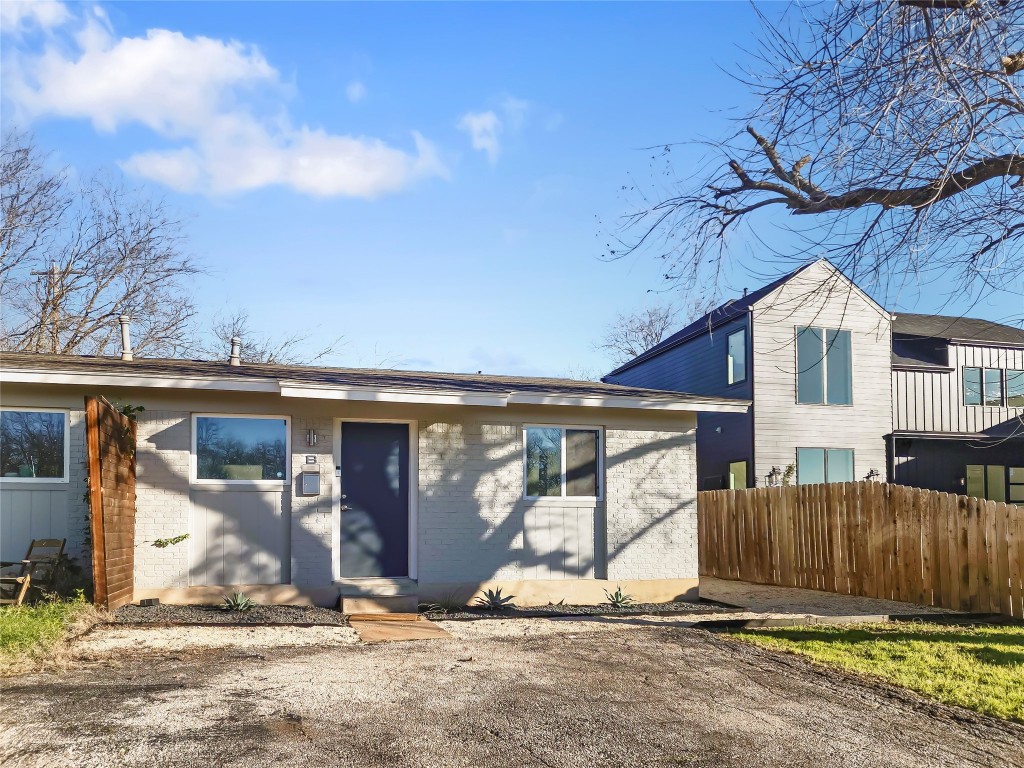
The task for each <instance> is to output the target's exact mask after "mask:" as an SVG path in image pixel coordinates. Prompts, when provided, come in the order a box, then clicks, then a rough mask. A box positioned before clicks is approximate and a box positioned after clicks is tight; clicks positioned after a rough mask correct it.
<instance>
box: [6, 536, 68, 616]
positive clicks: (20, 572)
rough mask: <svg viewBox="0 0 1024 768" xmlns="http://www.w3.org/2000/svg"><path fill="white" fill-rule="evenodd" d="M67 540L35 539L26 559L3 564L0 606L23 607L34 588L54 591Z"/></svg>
mask: <svg viewBox="0 0 1024 768" xmlns="http://www.w3.org/2000/svg"><path fill="white" fill-rule="evenodd" d="M66 543H67V539H33V540H32V543H31V544H30V545H29V548H28V553H27V554H26V555H25V559H24V560H21V561H18V562H0V604H4V603H7V604H10V603H13V604H14V605H21V604H22V602H24V600H25V596H26V595H27V594H28V590H29V588H30V587H35V588H37V589H40V590H42V591H44V592H48V591H52V590H53V585H54V581H55V580H56V578H57V571H58V569H59V567H60V561H61V557H62V556H63V554H64V545H65V544H66Z"/></svg>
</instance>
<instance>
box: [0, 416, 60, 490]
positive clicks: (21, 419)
mask: <svg viewBox="0 0 1024 768" xmlns="http://www.w3.org/2000/svg"><path fill="white" fill-rule="evenodd" d="M69 447H70V443H69V434H68V412H67V411H62V410H53V409H49V408H4V409H2V410H0V476H2V477H3V479H4V480H5V481H7V480H13V481H17V482H30V483H31V482H42V483H64V482H67V480H68V454H69V452H70V451H69Z"/></svg>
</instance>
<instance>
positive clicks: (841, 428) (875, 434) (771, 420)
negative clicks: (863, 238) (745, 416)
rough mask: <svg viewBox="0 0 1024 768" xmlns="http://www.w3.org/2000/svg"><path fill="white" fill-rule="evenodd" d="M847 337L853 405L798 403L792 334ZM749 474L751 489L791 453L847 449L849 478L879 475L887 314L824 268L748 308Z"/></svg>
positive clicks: (886, 398)
mask: <svg viewBox="0 0 1024 768" xmlns="http://www.w3.org/2000/svg"><path fill="white" fill-rule="evenodd" d="M804 326H813V327H818V328H836V329H842V330H848V331H850V339H851V344H852V365H853V404H852V405H812V404H801V403H797V398H796V373H797V366H796V329H797V328H798V327H804ZM751 335H752V337H753V352H754V360H755V364H754V366H753V373H754V377H753V387H754V388H753V395H754V397H753V400H754V408H753V416H754V425H755V430H756V432H755V442H754V456H755V462H756V464H755V472H756V476H757V478H758V485H760V484H762V483H763V482H764V477H765V476H766V475H767V474H768V473H769V472H770V471H771V469H772V467H774V466H777V467H779V468H780V469H785V468H786V467H787V466H788V465H789V464H794V463H795V462H796V450H797V448H852V449H853V451H854V480H860V479H863V478H864V477H865V476H866V475H867V474H868V472H869V471H870V470H871V469H876V470H878V472H880V473H882V475H884V474H885V471H886V442H885V436H886V435H888V434H889V433H890V431H891V430H892V389H891V358H890V355H891V349H892V333H891V320H890V317H889V315H888V314H887V313H886V312H885V311H884V310H882V309H881V308H880V307H878V305H876V304H875V303H874V302H873V301H871V300H870V299H869V298H868V297H867V296H865V295H864V294H863V293H861V292H860V291H859V290H858V289H857V288H855V287H854V286H853V285H852V284H851V283H850V282H849V281H848V280H847V279H846V278H844V277H842V276H841V275H838V274H837V273H836V272H835V271H834V269H833V268H832V267H830V266H829V265H827V264H826V263H824V262H818V263H816V264H813V265H811V266H810V267H808V268H807V269H805V270H804V271H802V272H800V273H799V274H797V275H796V276H794V277H793V278H792V279H791V280H789V281H788V282H786V283H785V284H784V285H782V286H780V288H779V289H778V290H776V291H773V292H772V293H771V294H769V295H768V296H766V297H764V298H763V299H761V300H760V301H758V302H757V303H756V304H755V305H754V307H753V316H752V334H751Z"/></svg>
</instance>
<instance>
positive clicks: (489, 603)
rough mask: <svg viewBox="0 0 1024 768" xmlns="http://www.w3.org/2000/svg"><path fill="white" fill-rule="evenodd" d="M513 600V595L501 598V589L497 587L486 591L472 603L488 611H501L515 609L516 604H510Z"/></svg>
mask: <svg viewBox="0 0 1024 768" xmlns="http://www.w3.org/2000/svg"><path fill="white" fill-rule="evenodd" d="M514 598H515V595H509V596H508V597H502V594H501V587H498V588H497V589H488V590H487V591H486V592H484V593H483V594H482V595H479V596H478V597H477V598H476V600H474V601H473V602H474V603H475V604H476V605H478V606H480V607H481V608H483V609H485V610H488V611H503V610H505V609H506V608H515V607H516V604H515V603H513V602H512V600H513V599H514Z"/></svg>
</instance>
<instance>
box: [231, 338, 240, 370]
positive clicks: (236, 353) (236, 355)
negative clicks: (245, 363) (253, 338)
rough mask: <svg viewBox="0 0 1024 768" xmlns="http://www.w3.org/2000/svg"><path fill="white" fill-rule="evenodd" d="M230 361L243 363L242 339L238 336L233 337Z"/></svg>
mask: <svg viewBox="0 0 1024 768" xmlns="http://www.w3.org/2000/svg"><path fill="white" fill-rule="evenodd" d="M228 362H229V363H231V365H241V364H242V340H241V339H240V338H238V337H237V336H232V337H231V359H230V360H228Z"/></svg>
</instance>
